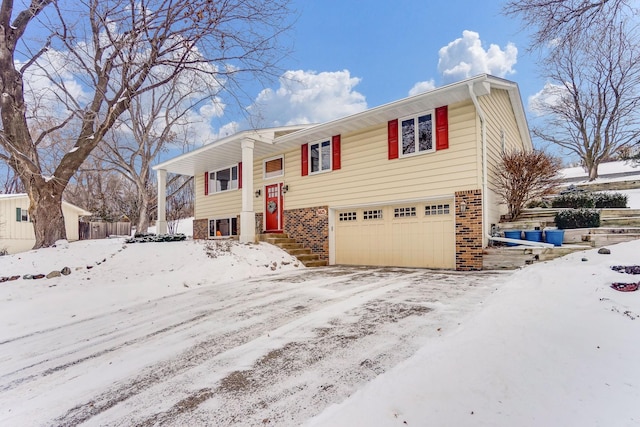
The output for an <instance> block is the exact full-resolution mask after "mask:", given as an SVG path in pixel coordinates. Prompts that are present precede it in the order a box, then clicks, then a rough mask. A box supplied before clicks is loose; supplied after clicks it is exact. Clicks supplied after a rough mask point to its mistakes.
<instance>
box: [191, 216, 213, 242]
mask: <svg viewBox="0 0 640 427" xmlns="http://www.w3.org/2000/svg"><path fill="white" fill-rule="evenodd" d="M193 238H194V239H208V238H209V220H208V219H206V218H205V219H194V220H193Z"/></svg>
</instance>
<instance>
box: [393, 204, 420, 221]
mask: <svg viewBox="0 0 640 427" xmlns="http://www.w3.org/2000/svg"><path fill="white" fill-rule="evenodd" d="M411 216H416V207H415V206H409V207H406V208H394V209H393V217H394V218H406V217H411Z"/></svg>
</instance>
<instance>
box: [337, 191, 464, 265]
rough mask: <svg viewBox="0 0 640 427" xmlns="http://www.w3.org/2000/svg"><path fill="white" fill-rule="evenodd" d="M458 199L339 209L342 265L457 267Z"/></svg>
mask: <svg viewBox="0 0 640 427" xmlns="http://www.w3.org/2000/svg"><path fill="white" fill-rule="evenodd" d="M453 207H454V203H453V199H444V200H437V201H433V200H430V201H424V202H420V203H402V204H394V205H389V206H370V207H361V208H354V209H340V210H336V211H335V216H334V218H335V248H336V256H335V262H336V264H349V265H376V266H395V267H424V268H455V267H456V261H455V221H454V213H455V212H454V208H453Z"/></svg>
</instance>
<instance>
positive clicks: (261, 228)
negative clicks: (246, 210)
mask: <svg viewBox="0 0 640 427" xmlns="http://www.w3.org/2000/svg"><path fill="white" fill-rule="evenodd" d="M262 218H263V217H262V214H261V213H257V214H256V235H258V234H262V232H263V231H264V222H263V219H262Z"/></svg>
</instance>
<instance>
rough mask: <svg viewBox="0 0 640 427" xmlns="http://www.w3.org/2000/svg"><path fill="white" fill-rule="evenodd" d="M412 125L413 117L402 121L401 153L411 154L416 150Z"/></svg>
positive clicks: (413, 122)
mask: <svg viewBox="0 0 640 427" xmlns="http://www.w3.org/2000/svg"><path fill="white" fill-rule="evenodd" d="M414 127H415V121H414V119H408V120H403V121H402V154H411V153H415V151H416V138H415V133H414Z"/></svg>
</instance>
